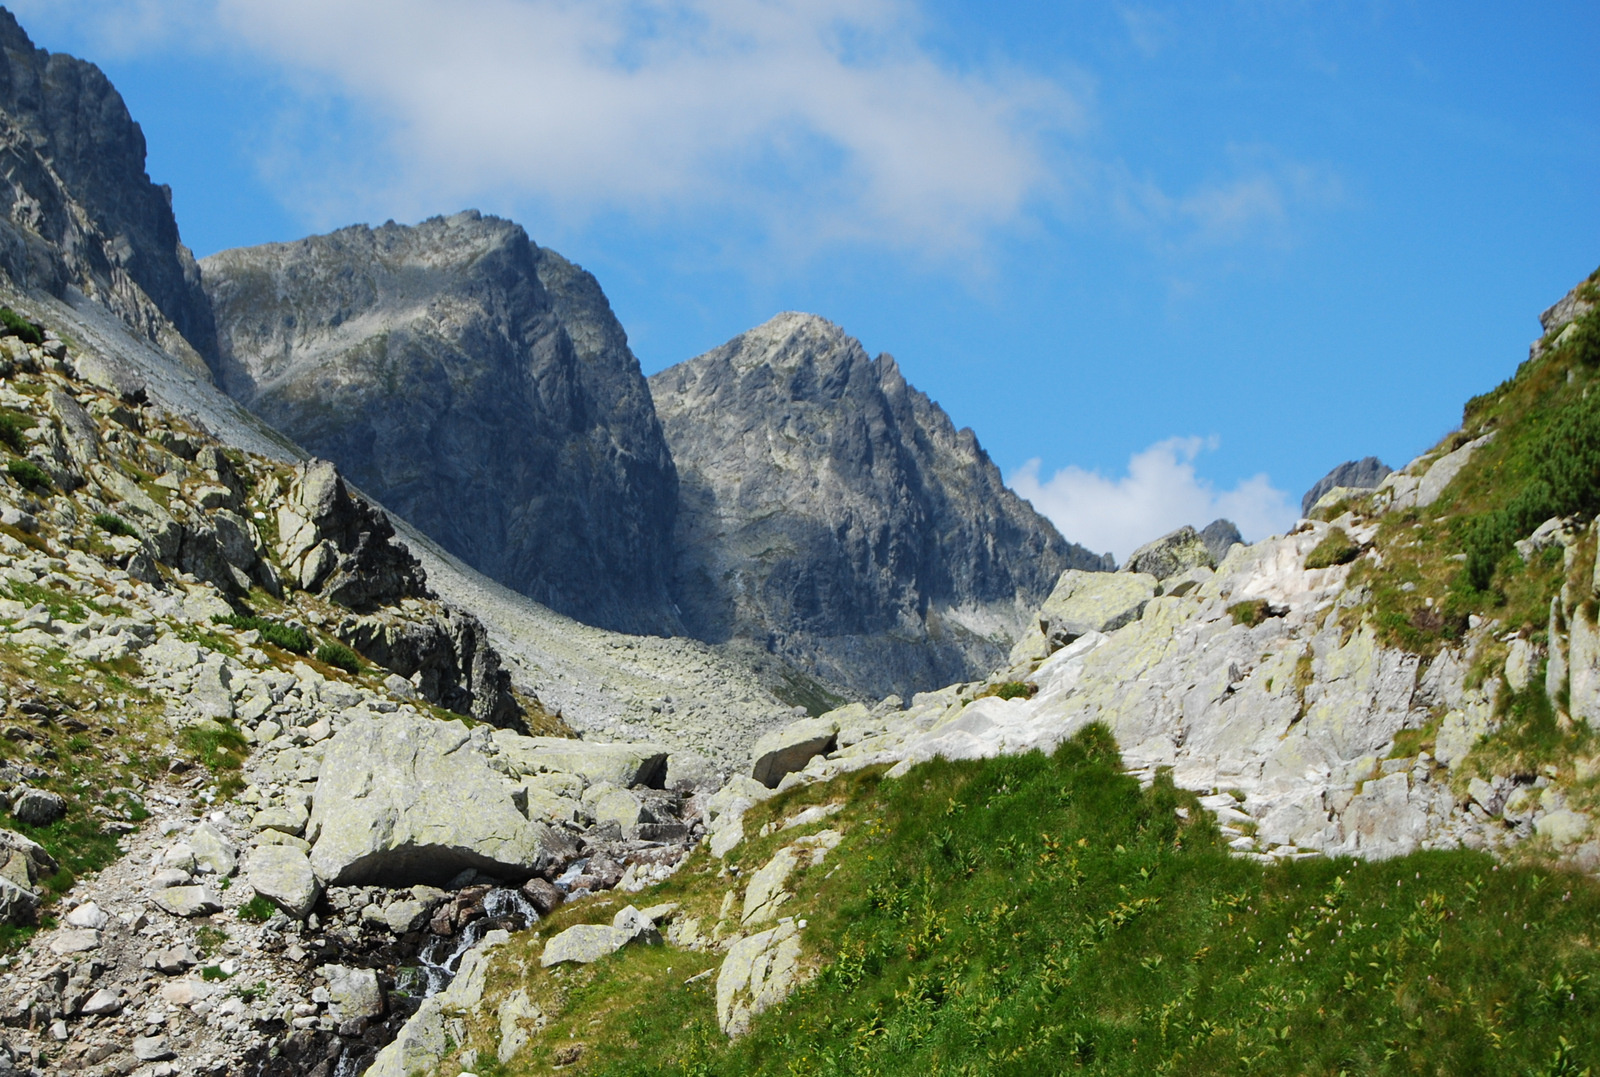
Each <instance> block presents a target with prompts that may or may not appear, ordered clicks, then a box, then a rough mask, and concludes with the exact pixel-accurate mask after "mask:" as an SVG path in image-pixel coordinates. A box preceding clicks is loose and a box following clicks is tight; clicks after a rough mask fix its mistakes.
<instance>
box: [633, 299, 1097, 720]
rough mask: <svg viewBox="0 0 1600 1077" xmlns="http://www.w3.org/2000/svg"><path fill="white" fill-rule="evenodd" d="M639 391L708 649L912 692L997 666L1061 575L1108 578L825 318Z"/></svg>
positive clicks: (940, 415)
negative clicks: (759, 648)
mask: <svg viewBox="0 0 1600 1077" xmlns="http://www.w3.org/2000/svg"><path fill="white" fill-rule="evenodd" d="M650 391H651V394H652V395H653V396H654V398H655V403H656V410H657V412H658V413H659V415H660V416H661V422H662V427H663V429H664V430H665V431H666V436H667V441H668V444H669V445H670V446H671V448H672V453H673V458H674V460H676V462H677V465H678V473H679V482H680V488H681V491H682V504H681V508H680V510H679V519H678V527H677V535H676V543H675V546H676V554H677V569H676V577H675V580H674V585H673V588H674V594H675V595H676V596H677V600H678V604H679V607H680V609H681V610H682V613H683V619H684V623H685V625H686V626H687V627H688V629H689V631H691V632H692V633H694V634H695V635H697V636H700V637H701V638H703V639H711V640H726V639H731V638H744V639H750V640H755V641H758V642H760V643H761V644H763V645H764V646H766V647H767V648H768V649H769V650H770V651H772V652H773V653H775V654H777V655H779V656H781V657H783V658H785V659H787V660H788V661H790V662H792V663H793V664H795V665H796V666H798V667H799V668H800V669H802V670H805V671H806V672H808V673H811V674H813V675H814V676H816V677H818V678H820V679H822V680H824V681H828V682H833V683H836V684H843V685H846V686H848V687H849V688H850V689H852V690H853V691H855V692H857V693H861V694H863V695H867V696H872V697H877V696H883V695H887V694H889V693H894V692H897V693H901V694H906V695H909V694H910V693H911V692H913V691H916V690H917V689H919V688H922V687H927V686H931V685H934V684H939V683H943V682H948V681H951V680H957V679H964V678H969V677H972V676H974V675H975V674H977V673H979V672H981V671H983V670H986V669H988V668H990V667H991V666H992V665H993V664H994V663H995V662H996V661H997V660H998V659H999V658H1000V657H1001V656H1003V654H1004V653H1005V651H1006V649H1007V648H1009V647H1010V645H1011V643H1012V641H1013V640H1014V639H1015V637H1016V636H1017V635H1018V634H1019V633H1020V631H1021V627H1022V626H1023V625H1024V624H1025V623H1026V621H1027V619H1028V616H1029V614H1030V613H1031V612H1032V610H1033V609H1034V608H1035V607H1036V606H1037V605H1038V603H1039V602H1040V601H1041V600H1042V599H1043V598H1044V596H1045V595H1046V594H1048V593H1049V589H1050V586H1051V585H1052V584H1053V583H1054V581H1055V579H1056V577H1057V576H1058V575H1060V573H1061V571H1062V570H1063V569H1065V568H1069V567H1077V568H1109V567H1111V566H1110V565H1109V564H1108V563H1106V559H1103V558H1101V557H1099V556H1097V555H1094V554H1091V553H1089V552H1088V551H1087V550H1084V549H1082V548H1081V547H1078V546H1073V545H1070V544H1069V543H1067V542H1065V541H1064V540H1062V538H1061V537H1060V535H1059V534H1057V533H1056V531H1055V528H1053V527H1052V526H1051V525H1050V524H1049V522H1047V521H1046V520H1044V519H1043V518H1042V517H1041V516H1039V515H1038V514H1037V513H1035V512H1034V511H1033V509H1032V508H1031V507H1030V506H1029V505H1028V504H1027V503H1026V502H1024V501H1022V500H1021V499H1020V498H1018V497H1017V496H1016V495H1014V494H1013V493H1012V492H1011V491H1010V490H1008V489H1006V487H1005V486H1004V484H1003V483H1002V481H1001V478H1000V473H999V471H998V469H996V468H995V466H994V464H993V463H992V462H990V460H989V458H988V456H987V455H986V454H985V453H984V451H983V449H982V448H981V447H980V446H979V445H978V442H977V439H976V438H975V437H974V436H973V434H972V432H971V431H970V430H960V431H958V430H956V429H955V427H954V425H953V424H952V423H951V422H950V420H949V417H948V416H946V415H945V413H944V412H943V411H942V410H941V409H940V408H939V407H938V405H936V404H934V403H933V402H932V401H930V400H929V399H928V398H927V397H926V396H925V395H923V394H922V393H920V392H918V391H917V390H916V389H914V388H912V387H911V386H910V385H908V384H907V383H906V381H905V379H904V378H903V377H902V376H901V374H900V370H899V367H898V366H897V365H896V364H895V361H894V359H893V358H891V357H890V356H887V355H884V356H879V357H878V358H876V359H873V358H870V357H869V356H868V355H867V354H866V352H865V351H864V350H863V349H862V347H861V345H860V343H858V342H857V341H855V340H854V339H852V338H850V337H848V336H846V335H845V333H844V332H843V331H842V330H841V329H840V328H839V327H838V326H835V325H832V324H830V323H828V322H826V321H824V320H822V319H821V318H817V317H814V316H811V315H805V314H781V315H779V316H777V317H776V318H774V319H772V320H771V321H770V322H768V323H766V324H765V325H763V326H760V327H759V328H756V329H753V330H751V331H749V332H747V333H744V334H741V335H740V336H738V337H736V338H734V339H733V340H732V341H730V342H728V343H727V344H725V345H723V346H722V347H720V348H717V349H715V350H714V351H711V352H708V353H707V354H705V355H703V356H700V357H699V358H697V359H692V360H690V361H688V362H686V363H682V364H679V365H678V366H675V367H672V368H671V369H669V370H665V371H662V372H661V373H659V374H656V375H654V376H652V377H651V379H650Z"/></svg>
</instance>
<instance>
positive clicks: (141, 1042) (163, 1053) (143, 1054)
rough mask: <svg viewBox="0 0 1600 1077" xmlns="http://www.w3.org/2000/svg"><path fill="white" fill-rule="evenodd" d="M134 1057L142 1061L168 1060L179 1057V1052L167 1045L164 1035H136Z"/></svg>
mask: <svg viewBox="0 0 1600 1077" xmlns="http://www.w3.org/2000/svg"><path fill="white" fill-rule="evenodd" d="M133 1057H134V1058H137V1059H138V1060H139V1061H140V1062H166V1061H168V1060H170V1059H174V1058H177V1057H178V1052H176V1051H174V1050H173V1049H172V1048H171V1047H169V1046H168V1045H167V1040H166V1037H164V1036H135V1037H134V1038H133Z"/></svg>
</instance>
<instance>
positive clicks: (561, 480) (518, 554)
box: [203, 213, 677, 633]
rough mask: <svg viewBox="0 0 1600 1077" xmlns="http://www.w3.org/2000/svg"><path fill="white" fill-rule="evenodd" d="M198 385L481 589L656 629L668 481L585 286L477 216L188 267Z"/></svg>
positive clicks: (613, 623) (342, 235)
mask: <svg viewBox="0 0 1600 1077" xmlns="http://www.w3.org/2000/svg"><path fill="white" fill-rule="evenodd" d="M203 269H204V277H205V282H206V289H207V292H208V294H209V295H210V297H211V299H212V302H213V303H214V305H215V310H216V318H217V324H218V325H219V327H220V333H219V344H218V349H217V356H216V361H215V364H214V368H215V371H216V375H217V381H218V383H219V384H220V385H222V386H223V387H224V388H225V389H226V390H227V391H228V392H229V393H231V394H232V395H233V396H234V397H235V398H237V399H239V400H241V401H242V402H244V403H245V404H247V405H248V406H249V407H250V408H251V409H253V410H254V411H255V412H256V413H257V414H259V415H261V416H262V417H264V418H265V419H267V420H268V421H269V422H271V423H272V424H273V425H274V426H276V427H278V428H279V429H281V430H283V431H284V432H285V433H287V434H288V435H290V436H291V437H293V438H294V439H295V440H296V441H297V442H298V443H299V444H301V445H304V446H305V447H306V448H308V449H310V450H311V451H312V452H315V453H317V454H319V455H321V456H325V457H327V458H328V459H331V460H333V461H335V462H336V463H337V464H338V465H339V466H340V468H341V469H342V470H343V471H345V473H347V474H348V475H349V476H350V477H351V479H352V480H353V481H354V482H355V483H356V484H357V485H358V486H360V487H361V488H362V489H365V490H368V491H370V492H371V493H372V494H373V495H374V496H375V497H377V498H378V499H379V500H381V501H382V502H383V503H384V504H385V505H386V506H388V507H389V508H390V509H392V510H393V511H395V512H396V513H397V514H399V515H400V516H402V517H404V518H405V519H407V520H409V521H410V522H411V523H413V524H415V525H416V526H417V527H418V528H420V529H421V530H422V531H423V532H425V533H426V534H428V535H430V536H432V537H433V538H434V539H435V540H436V541H437V542H439V544H440V545H441V546H443V547H444V548H445V549H446V550H448V551H450V552H451V553H453V554H455V555H456V556H457V557H459V558H461V559H462V560H463V561H465V562H466V563H467V564H469V565H472V566H473V567H474V568H476V569H478V570H479V571H481V572H483V573H484V574H485V575H488V576H489V577H491V578H493V579H496V580H498V581H500V582H501V583H504V584H506V585H507V586H509V587H512V588H513V589H515V590H517V591H519V592H521V593H522V594H525V595H528V596H529V597H531V598H533V599H535V600H536V601H538V602H540V603H542V604H543V605H545V606H548V607H550V608H551V609H554V610H557V611H558V612H561V613H565V614H568V615H570V616H573V617H576V618H578V619H579V620H582V621H585V622H587V623H590V624H595V625H599V626H602V627H607V628H615V629H624V630H628V631H632V632H663V633H670V632H671V630H672V629H673V628H674V627H676V623H677V622H676V618H675V617H674V615H673V612H672V607H671V600H670V598H669V596H668V582H669V570H670V558H671V548H670V542H671V534H672V525H673V516H674V512H675V509H676V505H677V484H676V475H675V472H674V470H673V465H672V460H671V457H670V455H669V454H668V452H667V449H666V445H665V443H664V442H663V440H662V437H661V431H660V427H659V425H658V424H657V422H656V419H655V414H654V411H653V410H652V408H651V404H650V396H649V392H648V390H647V389H646V386H645V383H644V379H643V377H642V375H641V374H640V372H639V365H638V362H637V361H636V360H635V359H634V357H633V355H632V353H631V352H630V351H629V350H628V346H627V339H626V337H625V336H624V334H623V332H622V329H621V327H620V326H619V325H618V324H617V322H616V319H615V318H614V317H613V316H612V314H611V311H610V308H609V306H608V305H607V304H606V301H605V297H604V296H603V295H602V294H601V293H600V290H599V288H598V286H597V285H596V284H595V283H594V280H593V278H591V277H589V275H588V274H586V273H584V272H583V271H582V270H580V269H578V268H577V267H576V266H573V265H572V264H571V263H569V262H567V261H565V260H564V259H562V258H561V256H560V255H557V254H555V253H554V252H552V251H547V250H543V249H541V248H539V247H537V246H535V245H534V244H533V243H531V242H530V241H529V240H528V237H527V235H526V234H525V233H524V232H523V231H522V229H521V228H519V227H518V226H516V225H514V224H511V223H509V222H507V221H502V220H497V219H495V218H492V217H482V216H480V215H478V214H477V213H463V214H458V215H456V216H454V217H450V218H435V219H433V220H430V221H426V222H424V223H422V224H420V225H417V226H416V227H414V228H413V227H402V226H399V225H395V224H392V223H391V224H388V225H385V226H383V227H381V228H377V229H369V228H364V227H355V228H347V229H344V230H342V231H339V232H335V233H333V234H331V235H327V236H317V237H313V238H310V239H305V240H301V241H299V242H296V243H286V244H274V245H271V246H266V247H257V248H252V249H249V250H236V251H226V252H223V253H222V254H218V255H214V256H212V257H210V258H208V259H206V261H205V263H204V266H203Z"/></svg>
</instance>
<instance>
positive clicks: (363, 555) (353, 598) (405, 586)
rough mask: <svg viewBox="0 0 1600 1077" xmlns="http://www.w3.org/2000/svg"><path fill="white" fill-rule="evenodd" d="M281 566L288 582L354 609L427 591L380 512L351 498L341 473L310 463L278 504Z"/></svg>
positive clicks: (303, 466) (421, 574) (417, 569)
mask: <svg viewBox="0 0 1600 1077" xmlns="http://www.w3.org/2000/svg"><path fill="white" fill-rule="evenodd" d="M277 522H278V560H279V562H280V563H281V564H282V565H283V567H284V570H285V572H286V574H287V579H288V582H290V583H292V584H295V585H296V586H298V587H300V588H301V589H302V590H305V591H313V592H320V593H321V594H322V595H323V596H324V597H325V598H328V599H330V600H332V601H334V602H337V603H339V604H340V605H342V606H346V607H349V608H350V609H353V610H367V609H371V608H373V607H376V606H379V605H386V604H389V603H392V602H396V601H398V600H400V599H402V598H406V597H409V596H417V595H426V594H427V593H428V590H427V583H426V575H425V574H424V572H423V571H422V566H421V564H419V563H418V561H417V559H416V558H415V557H413V556H411V551H410V550H408V549H406V548H405V546H403V545H401V544H400V543H398V542H395V541H394V525H393V524H391V523H390V522H389V518H388V517H387V516H385V515H384V514H383V513H381V512H379V511H377V510H376V509H374V508H373V507H372V506H371V505H369V504H367V503H366V502H365V501H362V500H360V499H358V498H353V497H351V496H350V493H349V491H348V490H346V489H345V485H344V480H343V479H342V478H340V476H339V472H338V469H336V468H335V467H334V466H333V464H331V463H329V462H328V461H327V460H308V461H306V462H305V463H303V464H301V465H300V466H299V467H298V468H296V469H295V475H294V479H293V481H291V483H290V484H289V492H288V494H287V496H286V497H285V498H284V499H283V502H282V503H281V504H280V505H279V506H278V521H277Z"/></svg>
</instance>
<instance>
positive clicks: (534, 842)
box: [306, 716, 548, 886]
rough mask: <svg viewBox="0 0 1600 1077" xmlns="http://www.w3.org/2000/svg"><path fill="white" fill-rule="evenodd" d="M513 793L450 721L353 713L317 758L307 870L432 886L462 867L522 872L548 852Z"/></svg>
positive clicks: (331, 880) (333, 880) (513, 875)
mask: <svg viewBox="0 0 1600 1077" xmlns="http://www.w3.org/2000/svg"><path fill="white" fill-rule="evenodd" d="M479 732H481V733H487V730H484V729H482V728H481V727H480V730H479ZM483 740H487V737H485V738H483ZM518 792H519V790H518V789H517V787H515V786H513V785H512V784H511V782H510V781H508V780H507V778H506V777H505V775H504V774H503V773H501V772H500V771H498V770H495V769H492V768H491V767H490V766H489V763H488V760H487V758H486V753H485V752H484V751H483V750H482V749H481V748H480V746H479V742H478V741H475V739H474V737H473V736H472V735H471V734H469V733H468V731H467V729H466V727H465V726H464V725H462V724H461V723H459V722H437V721H430V720H428V719H426V718H422V717H406V716H391V717H386V718H383V719H377V718H362V719H357V720H355V721H353V722H351V723H350V724H349V725H348V726H346V727H345V728H344V729H343V730H341V731H340V732H339V733H338V734H337V735H336V736H335V737H334V738H333V739H332V740H331V741H330V742H329V743H328V746H327V749H326V752H325V754H324V756H323V762H322V769H321V773H320V775H319V776H318V779H317V788H316V794H315V798H314V801H313V804H312V809H311V821H310V823H309V824H308V826H307V829H306V836H307V839H308V840H310V841H312V842H313V845H312V849H311V866H312V869H313V870H314V871H315V872H316V874H317V877H318V878H319V879H321V880H322V881H323V882H324V883H326V884H331V885H341V886H347V885H360V884H367V883H379V884H381V885H388V886H404V885H412V884H416V883H427V884H434V885H436V884H439V883H443V882H448V881H449V880H450V879H451V878H452V877H453V876H455V875H457V874H458V873H459V872H461V871H462V870H463V869H464V868H476V869H478V870H480V871H484V872H487V873H489V874H491V875H494V876H496V877H498V878H507V879H518V878H522V879H525V878H527V877H528V876H530V875H532V874H533V873H534V872H535V871H536V870H537V869H538V868H540V867H542V866H544V864H545V862H546V860H547V856H546V853H545V844H546V840H547V835H548V828H547V827H546V826H544V825H543V824H542V823H537V822H531V821H530V820H529V819H528V817H527V816H526V815H525V814H524V808H523V807H519V805H518V803H517V794H518ZM523 804H524V805H525V804H526V794H525V793H524V794H523Z"/></svg>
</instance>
